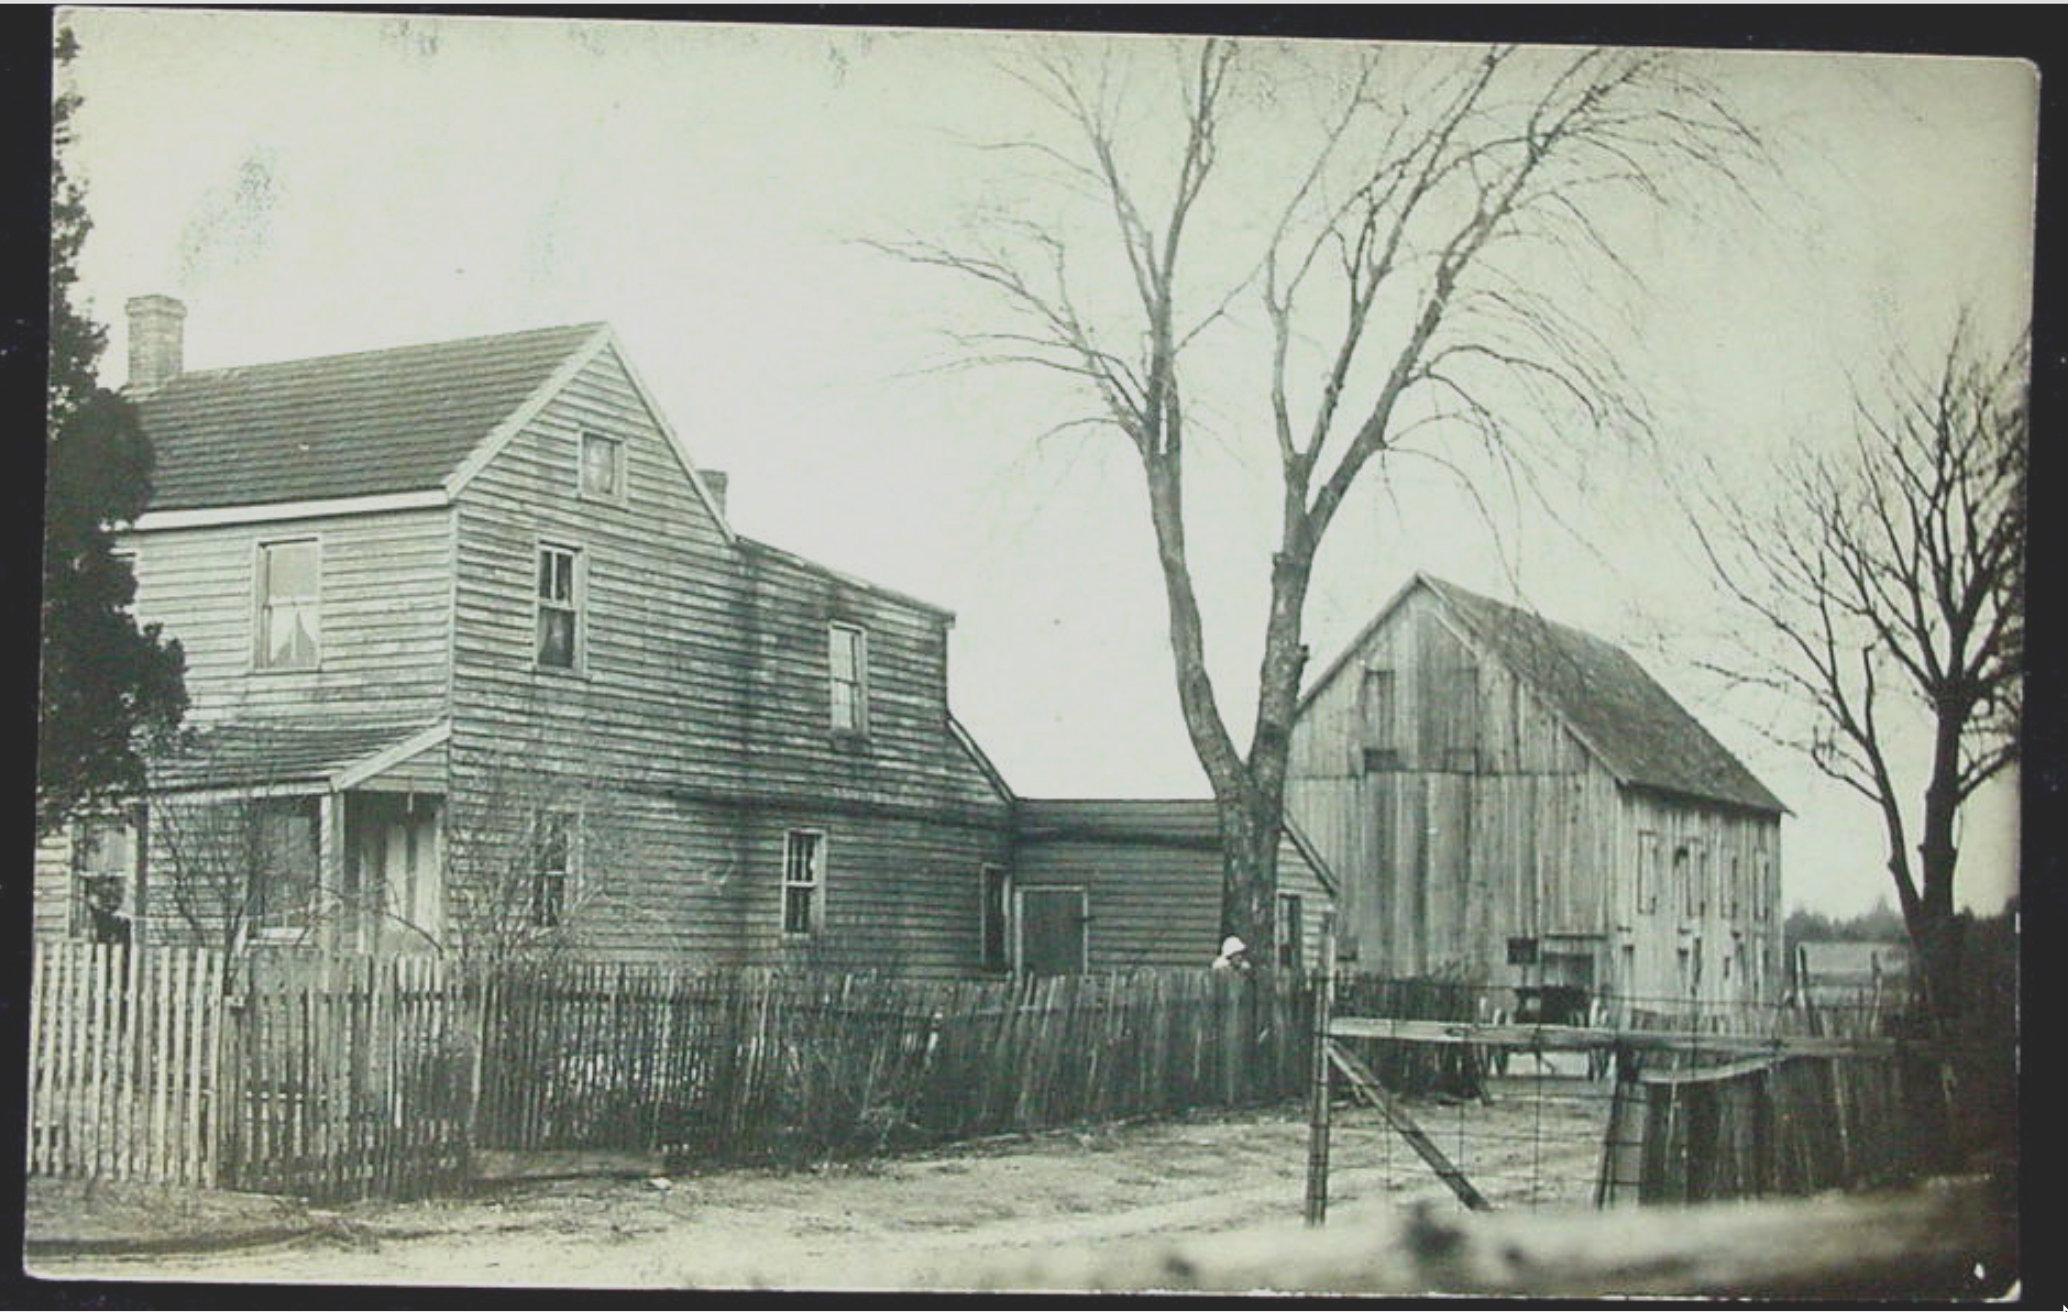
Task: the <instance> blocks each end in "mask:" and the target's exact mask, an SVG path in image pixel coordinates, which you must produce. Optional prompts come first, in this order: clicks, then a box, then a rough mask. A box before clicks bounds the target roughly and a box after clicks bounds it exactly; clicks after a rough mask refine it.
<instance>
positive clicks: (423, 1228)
mask: <svg viewBox="0 0 2068 1312" xmlns="http://www.w3.org/2000/svg"><path fill="white" fill-rule="evenodd" d="M1490 1092H1491V1101H1490V1102H1461V1103H1447V1102H1439V1101H1435V1100H1420V1101H1417V1102H1414V1103H1412V1104H1411V1106H1412V1108H1413V1110H1414V1112H1415V1114H1416V1115H1417V1117H1418V1118H1419V1119H1420V1120H1421V1121H1422V1123H1423V1125H1424V1128H1425V1129H1426V1130H1427V1131H1428V1132H1429V1134H1430V1136H1431V1137H1432V1138H1433V1139H1435V1140H1436V1141H1437V1142H1438V1144H1439V1145H1441V1146H1442V1148H1443V1150H1444V1151H1445V1152H1446V1153H1448V1154H1449V1155H1451V1156H1452V1158H1453V1159H1454V1160H1455V1161H1457V1163H1458V1164H1459V1165H1460V1167H1461V1168H1462V1169H1463V1170H1464V1171H1465V1172H1466V1173H1467V1174H1468V1175H1469V1176H1470V1177H1471V1178H1472V1179H1473V1181H1474V1183H1475V1184H1477V1185H1478V1187H1479V1188H1480V1190H1481V1191H1482V1192H1483V1193H1484V1194H1486V1195H1487V1197H1488V1198H1489V1199H1490V1200H1491V1201H1492V1202H1493V1203H1494V1205H1495V1206H1496V1207H1497V1208H1502V1209H1507V1210H1514V1209H1520V1208H1528V1207H1532V1206H1534V1205H1536V1204H1558V1203H1575V1204H1579V1205H1582V1206H1584V1205H1586V1204H1587V1203H1588V1202H1590V1201H1591V1198H1592V1189H1593V1180H1594V1174H1595V1170H1596V1166H1597V1164H1598V1161H1599V1156H1600V1151H1601V1140H1602V1134H1603V1131H1604V1128H1605V1123H1606V1118H1607V1098H1608V1092H1609V1088H1608V1085H1607V1084H1605V1083H1590V1082H1588V1081H1585V1080H1577V1079H1565V1078H1553V1079H1543V1080H1536V1079H1529V1078H1518V1077H1516V1076H1514V1075H1512V1074H1511V1075H1510V1076H1509V1077H1508V1078H1506V1079H1502V1080H1498V1081H1495V1082H1494V1083H1493V1086H1492V1088H1491V1091H1490ZM1333 1159H1334V1170H1333V1171H1332V1173H1331V1180H1330V1195H1331V1200H1332V1205H1333V1206H1335V1207H1338V1208H1347V1209H1350V1211H1352V1212H1355V1211H1356V1210H1357V1209H1358V1208H1359V1207H1360V1206H1383V1205H1384V1204H1385V1203H1387V1202H1395V1203H1403V1204H1405V1203H1410V1202H1417V1201H1424V1200H1426V1201H1427V1202H1428V1203H1429V1204H1430V1206H1431V1208H1432V1209H1434V1212H1435V1214H1439V1215H1448V1214H1450V1213H1453V1212H1458V1213H1461V1212H1462V1208H1460V1207H1459V1205H1458V1204H1457V1203H1456V1202H1455V1200H1454V1199H1452V1198H1451V1196H1450V1194H1449V1192H1448V1191H1447V1190H1446V1189H1445V1187H1444V1186H1443V1185H1442V1184H1441V1183H1440V1182H1439V1181H1438V1180H1437V1179H1436V1178H1435V1177H1434V1176H1433V1175H1432V1174H1431V1173H1430V1171H1429V1170H1428V1168H1427V1167H1426V1166H1424V1165H1423V1163H1422V1162H1421V1160H1420V1159H1419V1158H1417V1157H1416V1156H1415V1155H1414V1153H1413V1152H1412V1151H1411V1150H1410V1149H1408V1147H1407V1146H1406V1145H1405V1144H1404V1143H1402V1142H1401V1141H1400V1140H1399V1138H1398V1137H1397V1136H1396V1135H1394V1134H1393V1133H1392V1132H1391V1131H1389V1130H1387V1129H1386V1127H1385V1126H1384V1125H1383V1123H1382V1122H1380V1121H1379V1120H1378V1118H1377V1116H1376V1114H1375V1113H1372V1112H1369V1111H1366V1110H1364V1109H1362V1108H1357V1109H1351V1108H1347V1107H1338V1109H1337V1112H1336V1128H1335V1133H1334V1135H1333ZM1306 1160H1307V1128H1306V1124H1305V1120H1304V1113H1303V1110H1302V1109H1300V1108H1298V1107H1293V1106H1285V1107H1279V1108H1272V1109H1266V1110H1261V1111H1257V1112H1253V1113H1247V1114H1236V1115H1221V1116H1214V1117H1198V1118H1193V1119H1187V1120H1182V1121H1176V1122H1164V1123H1158V1124H1138V1125H1130V1126H1120V1127H1109V1128H1101V1129H1088V1130H1082V1131H1076V1132H1069V1131H1064V1132H1056V1133H1049V1134H1041V1135H1033V1136H1027V1137H1024V1138H1014V1139H1010V1140H999V1141H991V1142H987V1143H982V1144H972V1145H966V1146H963V1147H959V1148H951V1149H945V1150H942V1151H939V1152H935V1153H931V1154H927V1155H923V1156H912V1157H901V1158H893V1159H881V1160H874V1161H868V1162H862V1163H853V1164H842V1165H832V1166H827V1167H825V1168H822V1169H818V1170H811V1171H802V1172H795V1173H784V1174H778V1173H773V1172H760V1171H724V1172H713V1173H710V1174H704V1175H692V1176H678V1177H674V1178H669V1179H630V1180H600V1179H586V1180H570V1181H554V1182H534V1183H528V1184H523V1185H512V1186H506V1187H503V1188H500V1189H498V1190H496V1191H494V1192H492V1193H480V1194H475V1195H473V1196H469V1197H463V1198H442V1199H433V1200H428V1201H424V1202H418V1203H406V1204H404V1203H365V1204H358V1205H355V1206H351V1207H346V1208H340V1209H336V1210H334V1211H327V1212H314V1213H311V1214H310V1215H311V1219H312V1221H313V1223H314V1229H313V1231H312V1232H310V1233H307V1234H304V1235H301V1236H299V1237H296V1238H294V1239H292V1240H289V1241H285V1242H271V1243H263V1244H258V1245H254V1246H245V1247H239V1248H237V1249H234V1250H224V1251H218V1252H198V1251H189V1252H159V1253H154V1254H150V1255H142V1254H135V1255H126V1256H109V1255H89V1254H85V1253H77V1252H74V1253H70V1254H59V1253H52V1252H50V1251H49V1250H48V1249H47V1248H46V1249H45V1250H43V1252H42V1254H41V1255H39V1253H38V1251H37V1249H36V1248H35V1247H34V1245H33V1242H32V1248H31V1253H30V1262H29V1264H30V1267H31V1269H32V1270H33V1271H35V1272H37V1273H38V1274H41V1275H44V1276H47V1277H52V1278H60V1279H63V1278H81V1279H117V1280H120V1279H147V1280H203V1281H238V1280H262V1281H317V1282H325V1283H346V1284H401V1285H418V1284H423V1285H435V1284H451V1283H462V1284H490V1285H494V1284H510V1285H537V1286H577V1287H579V1286H617V1287H626V1286H635V1287H661V1288H684V1287H714V1286H715V1287H771V1286H779V1287H788V1288H805V1289H866V1288H877V1289H885V1288H963V1287H968V1285H969V1284H970V1283H971V1282H972V1275H971V1273H972V1272H973V1271H978V1270H979V1269H980V1268H989V1269H998V1268H999V1266H1000V1264H1001V1263H1003V1264H1006V1265H1009V1264H1010V1263H1011V1262H1013V1261H1014V1260H1016V1259H1039V1258H1041V1256H1042V1255H1044V1254H1053V1253H1060V1252H1068V1251H1082V1250H1086V1249H1088V1248H1092V1247H1098V1246H1105V1245H1109V1244H1112V1243H1116V1242H1122V1241H1136V1240H1143V1239H1154V1238H1169V1237H1173V1236H1211V1235H1214V1234H1219V1233H1223V1232H1228V1233H1232V1232H1237V1231H1245V1230H1252V1229H1254V1228H1255V1227H1256V1226H1258V1225H1259V1224H1260V1223H1273V1222H1278V1223H1287V1224H1295V1225H1296V1224H1297V1221H1298V1218H1299V1216H1300V1211H1301V1205H1302V1199H1303V1193H1304V1188H1305V1173H1306ZM65 1197H66V1198H71V1199H72V1201H69V1202H66V1201H60V1200H59V1196H58V1195H53V1194H46V1195H45V1199H46V1202H45V1206H46V1208H57V1207H77V1206H79V1205H80V1204H79V1203H78V1202H77V1201H76V1196H75V1195H65ZM36 1207H37V1199H36V1197H35V1196H34V1195H32V1198H31V1209H32V1210H31V1215H30V1218H29V1231H30V1236H31V1239H32V1241H33V1240H34V1239H35V1236H36V1235H37V1234H38V1233H39V1231H40V1232H41V1233H44V1234H46V1235H49V1234H57V1233H64V1232H66V1231H67V1230H70V1231H74V1232H76V1231H78V1230H80V1229H82V1228H89V1229H90V1228H91V1218H84V1217H66V1216H55V1215H48V1214H45V1215H42V1216H39V1215H37V1213H36V1211H35V1209H36ZM199 1246H200V1245H196V1247H199Z"/></svg>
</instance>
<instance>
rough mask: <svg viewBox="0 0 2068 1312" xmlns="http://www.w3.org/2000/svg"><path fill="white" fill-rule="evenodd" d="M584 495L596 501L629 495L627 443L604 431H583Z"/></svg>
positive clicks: (619, 498) (611, 499)
mask: <svg viewBox="0 0 2068 1312" xmlns="http://www.w3.org/2000/svg"><path fill="white" fill-rule="evenodd" d="M582 495H583V496H585V497H588V498H590V499H591V500H595V501H622V500H624V497H625V444H624V443H623V442H620V441H618V440H617V439H616V438H614V437H605V436H603V435H602V434H600V433H583V434H582Z"/></svg>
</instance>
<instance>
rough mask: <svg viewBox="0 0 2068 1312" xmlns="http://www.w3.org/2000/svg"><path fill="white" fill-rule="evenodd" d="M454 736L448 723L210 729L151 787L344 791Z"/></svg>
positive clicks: (167, 764)
mask: <svg viewBox="0 0 2068 1312" xmlns="http://www.w3.org/2000/svg"><path fill="white" fill-rule="evenodd" d="M450 737H451V726H450V725H449V724H447V723H446V722H444V721H439V722H436V723H430V724H425V723H417V724H399V725H365V724H297V723H251V722H238V723H228V724H220V725H211V726H208V727H206V728H202V729H197V730H194V731H192V732H190V733H188V734H187V735H186V736H185V739H184V741H183V742H181V743H180V744H179V745H178V746H177V747H176V748H174V749H172V750H169V751H164V752H160V753H158V754H156V755H154V756H153V757H152V759H151V760H150V762H149V782H150V787H151V789H152V790H153V791H154V792H182V793H185V792H232V791H248V792H252V793H256V794H264V793H283V794H293V793H315V792H343V791H345V790H346V789H350V788H357V787H361V786H363V785H366V784H369V783H374V782H376V781H377V780H379V779H380V777H381V776H382V775H383V774H385V773H387V772H389V771H391V770H396V769H398V768H399V767H402V766H404V765H406V764H409V763H420V762H421V761H422V760H423V759H424V758H425V757H426V756H427V755H428V754H430V753H433V752H436V751H438V750H441V749H442V748H443V746H444V744H445V742H446V740H447V739H448V738H450ZM421 791H427V792H428V791H436V790H434V789H422V790H421Z"/></svg>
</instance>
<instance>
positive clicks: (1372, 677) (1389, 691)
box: [1363, 670, 1400, 771]
mask: <svg viewBox="0 0 2068 1312" xmlns="http://www.w3.org/2000/svg"><path fill="white" fill-rule="evenodd" d="M1363 698H1364V706H1363V712H1364V714H1363V719H1364V768H1365V769H1366V770H1367V771H1371V770H1397V769H1399V768H1400V745H1399V743H1398V741H1397V740H1396V738H1395V736H1394V732H1395V731H1394V720H1393V715H1394V709H1393V671H1391V670H1366V671H1365V672H1364V688H1363Z"/></svg>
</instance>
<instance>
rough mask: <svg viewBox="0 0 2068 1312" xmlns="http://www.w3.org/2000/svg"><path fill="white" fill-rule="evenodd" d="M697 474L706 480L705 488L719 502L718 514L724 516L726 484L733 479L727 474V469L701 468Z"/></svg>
mask: <svg viewBox="0 0 2068 1312" xmlns="http://www.w3.org/2000/svg"><path fill="white" fill-rule="evenodd" d="M697 474H698V476H700V477H701V478H702V479H703V480H704V490H705V491H706V492H709V493H710V494H711V500H713V501H715V502H717V503H718V514H719V516H720V517H721V518H723V517H724V515H725V488H726V484H727V483H729V482H731V480H730V479H728V478H727V477H726V476H725V471H724V470H721V469H699V470H698V471H697Z"/></svg>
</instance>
